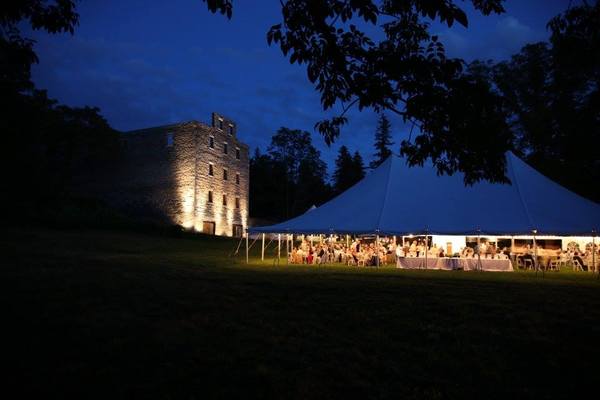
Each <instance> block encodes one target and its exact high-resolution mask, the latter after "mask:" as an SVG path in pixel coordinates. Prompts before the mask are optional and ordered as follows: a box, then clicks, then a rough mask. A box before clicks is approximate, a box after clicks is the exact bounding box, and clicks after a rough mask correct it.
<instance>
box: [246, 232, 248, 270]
mask: <svg viewBox="0 0 600 400" xmlns="http://www.w3.org/2000/svg"><path fill="white" fill-rule="evenodd" d="M246 264H248V230H246Z"/></svg>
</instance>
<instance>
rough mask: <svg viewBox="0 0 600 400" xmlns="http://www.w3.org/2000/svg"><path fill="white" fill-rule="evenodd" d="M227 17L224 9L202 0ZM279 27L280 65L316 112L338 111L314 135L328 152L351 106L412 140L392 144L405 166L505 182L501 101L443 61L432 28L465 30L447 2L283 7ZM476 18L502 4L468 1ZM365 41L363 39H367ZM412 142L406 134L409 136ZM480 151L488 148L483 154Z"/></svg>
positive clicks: (274, 34)
mask: <svg viewBox="0 0 600 400" xmlns="http://www.w3.org/2000/svg"><path fill="white" fill-rule="evenodd" d="M205 1H207V2H208V6H209V9H210V10H211V11H212V12H220V13H223V14H226V15H227V16H228V17H231V15H232V11H231V10H232V3H233V2H232V1H227V0H205ZM280 3H281V7H282V18H283V20H282V22H281V23H279V24H276V25H273V26H272V27H271V29H270V30H269V32H268V33H267V42H268V43H269V44H277V45H278V46H279V47H280V49H281V51H282V53H283V55H284V56H286V57H289V61H290V63H292V64H294V63H298V64H302V65H305V66H306V70H307V75H308V79H309V80H310V82H311V83H313V84H314V85H315V88H316V89H317V90H318V91H319V93H320V94H321V105H322V107H323V109H324V110H329V109H331V108H333V107H339V108H340V110H341V111H340V112H339V113H338V114H337V115H336V116H334V117H332V118H330V119H328V120H323V121H321V122H318V123H317V124H316V125H315V127H316V129H317V130H318V131H319V132H321V134H322V135H323V137H324V138H325V141H326V142H327V143H331V142H332V141H333V140H335V139H336V138H337V137H338V136H339V134H340V127H341V126H342V125H344V124H345V123H346V122H347V117H346V113H347V111H348V110H349V109H351V108H353V107H357V108H358V109H359V110H363V109H365V108H371V109H373V110H375V111H377V112H380V111H385V110H387V111H390V112H393V113H396V114H398V115H400V116H401V117H402V118H403V120H404V121H405V122H408V123H410V124H411V126H412V129H413V130H414V131H415V132H414V133H415V136H414V140H412V141H408V140H405V141H402V143H401V153H402V154H403V155H405V156H406V158H407V161H408V163H409V164H410V165H415V164H422V163H423V162H424V161H425V159H427V158H431V159H432V161H433V164H434V166H435V167H436V168H437V170H438V172H439V173H448V174H450V173H453V172H456V171H462V172H464V179H465V183H473V182H475V181H477V180H480V179H488V180H491V181H497V182H506V181H507V178H506V176H505V158H504V153H505V152H506V150H508V149H509V148H510V145H511V136H510V130H509V129H508V126H507V124H506V122H505V115H504V114H503V107H502V99H501V98H499V96H498V95H497V94H496V93H494V92H493V91H492V88H491V87H490V85H489V84H488V82H486V81H485V80H481V79H478V77H476V76H471V75H469V74H468V73H466V72H465V68H464V61H463V60H461V59H457V58H448V57H446V54H445V51H444V46H443V44H442V43H441V42H440V41H439V40H438V37H437V36H436V35H433V34H431V33H430V27H431V24H432V23H434V22H435V23H437V22H439V23H443V24H446V25H447V26H449V27H450V26H452V25H453V24H454V23H455V22H456V23H459V24H461V25H463V26H464V27H467V26H468V20H467V16H466V14H465V12H464V11H463V9H462V8H461V7H460V6H459V5H457V3H458V2H457V1H454V0H406V1H387V0H381V1H373V0H356V1H345V0H287V1H281V2H280ZM470 3H471V5H472V7H473V9H474V10H476V11H479V12H481V13H482V14H483V15H489V14H491V13H502V12H504V8H503V5H502V4H503V0H472V1H471V2H470ZM365 32H373V34H372V35H369V34H367V33H365ZM411 137H412V135H411ZM489 143H493V146H490V145H489Z"/></svg>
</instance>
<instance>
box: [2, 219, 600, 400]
mask: <svg viewBox="0 0 600 400" xmlns="http://www.w3.org/2000/svg"><path fill="white" fill-rule="evenodd" d="M236 244H237V243H236V242H234V241H232V240H225V239H218V238H202V237H200V238H196V239H176V238H167V237H160V236H147V235H142V234H131V233H120V232H108V231H56V230H39V229H37V230H31V229H30V230H25V229H21V230H15V229H13V230H8V231H4V232H3V236H2V240H1V248H0V250H1V251H2V254H3V258H4V260H6V261H5V262H3V263H2V267H1V275H0V292H1V293H2V296H3V298H4V300H3V302H2V303H3V308H4V310H5V313H4V314H5V318H3V322H4V324H3V327H2V330H3V332H4V333H8V336H7V339H5V341H4V343H3V344H4V348H5V349H4V350H3V361H4V363H3V364H5V365H6V366H8V368H9V370H10V375H8V377H9V381H11V382H12V383H13V384H15V385H18V390H19V392H18V393H19V394H20V395H19V397H20V398H26V397H27V398H29V397H31V396H32V395H44V397H51V398H61V397H62V398H64V397H76V396H77V397H81V398H124V397H127V398H165V399H175V398H182V399H202V398H231V397H234V398H255V397H269V398H272V397H279V398H291V399H305V398H359V397H363V398H408V399H412V398H431V399H459V398H465V397H470V398H473V397H476V398H498V399H509V398H510V399H517V398H575V397H579V396H581V395H583V394H584V393H588V394H587V396H591V397H595V396H596V395H595V393H596V392H597V386H598V373H599V368H598V365H599V363H600V350H599V348H598V344H597V343H598V339H599V338H600V318H599V317H600V284H599V283H598V281H597V280H596V279H595V277H594V276H592V275H589V274H586V273H578V274H574V273H566V272H561V273H552V274H546V276H545V278H543V279H542V278H535V276H534V275H532V274H524V273H512V274H498V273H473V272H470V273H469V272H464V273H462V272H441V271H396V270H394V269H381V270H373V269H370V270H364V269H362V270H357V269H350V268H334V267H324V268H314V267H310V268H309V267H298V266H296V267H287V266H280V267H274V266H273V264H272V262H271V261H269V262H267V263H264V264H263V265H261V264H260V263H259V262H256V261H255V262H254V263H253V264H252V265H250V266H246V265H245V264H243V263H241V259H240V258H228V257H227V254H228V253H229V252H231V251H232V250H233V249H234V248H235V245H236ZM257 247H258V246H255V248H253V250H255V252H254V253H256V250H258V249H257ZM4 376H5V377H6V376H7V375H6V374H5V375H4Z"/></svg>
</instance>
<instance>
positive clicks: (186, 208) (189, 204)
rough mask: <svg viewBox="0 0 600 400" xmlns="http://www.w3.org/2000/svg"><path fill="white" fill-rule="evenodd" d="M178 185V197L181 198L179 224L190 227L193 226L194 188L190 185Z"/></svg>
mask: <svg viewBox="0 0 600 400" xmlns="http://www.w3.org/2000/svg"><path fill="white" fill-rule="evenodd" d="M178 187H179V190H178V191H179V198H180V199H181V217H180V221H178V222H179V224H180V225H181V226H183V227H184V228H188V229H189V228H191V227H193V226H194V222H195V221H194V220H195V215H194V188H193V187H190V185H187V187H186V186H185V185H181V184H178Z"/></svg>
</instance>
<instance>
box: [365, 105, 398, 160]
mask: <svg viewBox="0 0 600 400" xmlns="http://www.w3.org/2000/svg"><path fill="white" fill-rule="evenodd" d="M391 128H392V125H391V124H390V121H389V120H388V119H387V117H386V116H385V114H384V113H381V114H379V119H378V120H377V129H376V130H375V154H374V156H375V159H374V160H373V161H371V163H370V164H369V166H370V167H371V168H377V167H379V166H380V165H381V163H382V162H384V161H385V160H386V158H388V157H389V156H390V155H391V154H392V151H391V150H390V146H391V145H393V144H394V142H392V132H391Z"/></svg>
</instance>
